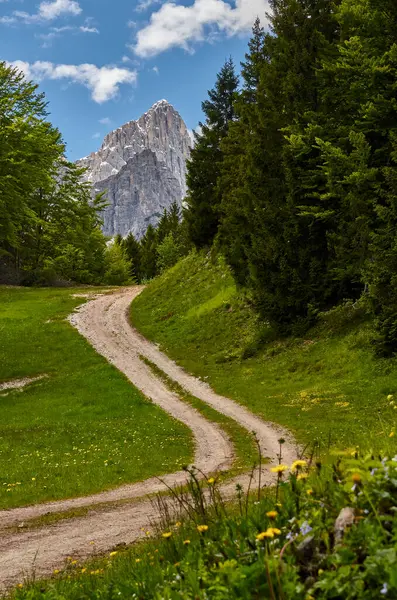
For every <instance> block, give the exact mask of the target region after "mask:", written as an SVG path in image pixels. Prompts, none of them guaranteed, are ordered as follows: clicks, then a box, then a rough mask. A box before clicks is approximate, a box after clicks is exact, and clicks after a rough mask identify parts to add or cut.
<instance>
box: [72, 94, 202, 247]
mask: <svg viewBox="0 0 397 600" xmlns="http://www.w3.org/2000/svg"><path fill="white" fill-rule="evenodd" d="M191 146H192V140H191V136H190V132H189V131H188V129H187V127H186V125H185V123H184V121H183V119H182V117H181V116H180V114H179V113H178V112H177V111H176V110H175V108H174V107H173V106H172V105H171V104H170V103H169V102H167V100H159V101H158V102H156V103H155V104H153V106H152V107H151V108H150V109H149V110H148V111H147V112H146V113H144V114H143V115H142V116H141V117H140V118H139V119H137V120H133V121H129V122H128V123H126V124H125V125H122V126H121V127H119V128H118V129H115V130H114V131H111V132H110V133H108V134H107V135H106V136H105V138H104V140H103V143H102V145H101V147H100V148H99V150H98V151H97V152H92V153H91V154H89V156H86V157H85V158H82V159H80V160H79V161H77V163H78V164H79V166H81V167H85V168H86V169H87V172H86V174H85V176H84V179H85V180H86V181H88V182H90V183H92V184H93V194H95V193H97V192H98V191H102V190H109V194H108V200H109V202H111V203H113V206H112V207H111V209H112V210H110V209H109V210H108V209H106V210H105V213H104V231H105V233H106V234H107V235H115V234H117V233H121V234H122V235H126V233H128V232H129V231H134V233H135V235H137V237H141V236H142V235H143V234H144V233H145V231H146V228H147V226H148V225H149V223H152V224H154V225H155V224H156V222H157V221H156V220H158V216H157V215H159V214H161V213H162V211H163V209H164V208H168V207H169V206H170V205H171V204H172V202H175V201H176V202H177V203H179V204H181V203H182V199H183V197H184V196H185V194H186V161H187V159H188V158H189V156H190V148H191ZM147 151H150V152H149V154H150V153H153V154H154V157H155V159H156V160H155V161H153V160H151V161H150V169H149V168H148V166H147V165H148V163H147V157H148V156H149V155H148V153H147ZM142 153H145V154H144V155H143V157H142V160H141V159H140V158H139V155H140V154H142ZM145 157H146V159H144V158H145ZM145 165H146V167H145ZM138 168H139V169H141V170H142V169H144V170H145V169H146V173H147V175H148V177H149V176H150V178H151V181H145V180H143V179H142V176H141V175H142V173H139V174H138V173H137V172H136V170H137V169H138ZM121 171H123V172H122V176H121ZM119 174H120V177H119V179H122V181H123V185H122V186H121V187H122V189H121V188H120V185H119V183H120V182H119V181H118V176H119ZM127 174H128V176H127ZM156 177H157V182H155V181H154V180H153V178H156ZM160 179H161V180H163V181H165V179H166V180H167V182H168V183H167V185H165V189H166V190H167V192H166V193H160V188H159V186H158V185H157V183H158V180H160ZM138 181H139V184H138ZM106 185H107V186H108V187H106ZM126 186H127V187H128V190H127V187H126ZM139 186H140V187H141V190H140V189H138V188H139ZM143 188H144V189H145V193H144V197H145V199H144V204H145V211H144V212H145V217H144V218H145V221H144V222H143V221H142V219H141V217H142V215H141V214H140V213H141V212H142V211H141V210H140V200H139V198H140V195H141V196H142V193H143V192H142V190H143ZM110 189H112V190H113V191H112V193H111V192H110ZM116 189H117V192H115V190H116ZM121 197H122V198H123V200H122V202H123V206H124V209H123V210H122V211H121V212H122V213H123V215H124V217H121V216H119V212H120V211H118V203H119V200H120V198H121ZM142 201H143V200H142ZM129 203H130V204H131V206H132V205H133V206H134V209H133V210H129V208H128V204H129ZM126 215H128V217H127V216H126ZM126 219H127V220H126ZM110 220H111V221H110ZM127 221H128V222H127Z"/></svg>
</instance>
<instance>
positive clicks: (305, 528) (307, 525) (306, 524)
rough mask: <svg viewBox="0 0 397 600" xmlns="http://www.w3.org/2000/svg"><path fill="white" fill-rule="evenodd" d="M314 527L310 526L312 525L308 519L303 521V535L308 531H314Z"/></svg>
mask: <svg viewBox="0 0 397 600" xmlns="http://www.w3.org/2000/svg"><path fill="white" fill-rule="evenodd" d="M312 529H313V527H310V525H309V523H308V522H307V521H305V522H304V523H302V525H301V526H300V532H301V534H302V535H307V534H308V533H310V532H311V531H312Z"/></svg>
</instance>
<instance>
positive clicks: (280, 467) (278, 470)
mask: <svg viewBox="0 0 397 600" xmlns="http://www.w3.org/2000/svg"><path fill="white" fill-rule="evenodd" d="M287 470H288V467H287V465H277V466H275V467H272V468H271V469H270V471H271V472H272V473H277V474H278V476H279V477H281V475H282V474H283V473H284V471H287Z"/></svg>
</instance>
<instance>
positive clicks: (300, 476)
mask: <svg viewBox="0 0 397 600" xmlns="http://www.w3.org/2000/svg"><path fill="white" fill-rule="evenodd" d="M308 477H309V474H308V473H299V475H298V477H297V480H298V481H302V479H307V478H308Z"/></svg>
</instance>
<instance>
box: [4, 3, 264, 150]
mask: <svg viewBox="0 0 397 600" xmlns="http://www.w3.org/2000/svg"><path fill="white" fill-rule="evenodd" d="M266 8H267V0H173V1H172V2H171V1H169V0H42V1H41V2H40V0H38V1H37V0H0V60H6V61H8V62H10V63H13V64H15V65H16V66H18V67H19V68H21V69H22V70H23V71H24V72H25V74H26V76H27V77H29V78H31V79H34V80H36V81H38V82H39V84H40V89H41V90H42V91H44V92H45V94H46V97H47V100H48V102H49V111H50V113H51V116H50V118H51V120H52V122H53V123H54V124H55V125H56V126H57V127H58V128H59V129H60V131H61V132H62V135H63V137H64V140H65V142H66V144H67V153H68V157H69V158H70V159H72V160H74V159H77V158H80V157H82V156H85V155H87V154H88V153H89V152H92V151H93V150H96V149H97V148H98V147H99V145H100V143H101V141H102V139H103V136H104V135H105V134H106V133H107V132H108V131H110V130H111V129H114V128H116V127H118V126H120V125H122V124H123V123H125V122H127V121H130V120H131V119H136V118H138V117H139V116H140V115H141V114H142V113H144V112H145V111H146V110H148V109H149V108H150V106H151V105H152V104H154V102H156V101H157V100H160V99H162V98H165V99H166V100H168V101H169V102H171V103H172V104H173V105H174V106H175V108H176V109H177V110H178V111H179V112H180V114H181V115H182V117H183V118H184V119H185V122H186V124H187V126H188V127H189V128H190V129H194V128H195V127H196V125H197V123H198V121H199V119H200V118H201V101H202V100H204V99H205V97H206V92H207V90H208V89H209V88H211V87H212V86H213V84H214V82H215V77H216V73H217V72H218V71H219V69H220V67H221V66H222V63H223V61H224V60H225V58H227V57H228V56H229V55H231V56H233V58H234V59H235V62H236V63H237V64H238V63H239V61H240V60H241V59H242V58H243V56H244V52H245V51H246V47H247V41H248V39H249V33H250V28H251V26H252V23H253V21H254V19H255V17H256V15H259V16H260V17H261V19H262V21H263V23H264V24H265V11H266Z"/></svg>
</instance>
